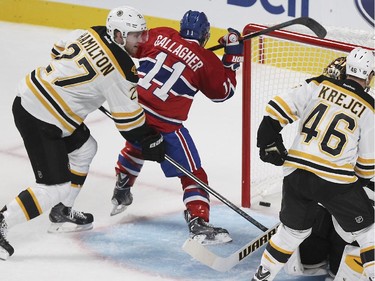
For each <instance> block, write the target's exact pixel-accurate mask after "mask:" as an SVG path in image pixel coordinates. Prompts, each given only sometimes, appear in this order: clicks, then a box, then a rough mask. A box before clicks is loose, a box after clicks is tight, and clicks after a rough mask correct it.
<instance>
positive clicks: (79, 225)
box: [48, 203, 94, 233]
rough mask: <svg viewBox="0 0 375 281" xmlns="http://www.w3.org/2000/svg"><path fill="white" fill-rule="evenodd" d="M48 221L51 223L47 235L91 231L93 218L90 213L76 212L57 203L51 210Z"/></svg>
mask: <svg viewBox="0 0 375 281" xmlns="http://www.w3.org/2000/svg"><path fill="white" fill-rule="evenodd" d="M49 220H50V221H51V222H52V224H51V226H50V228H49V229H48V232H49V233H64V232H79V231H85V230H90V229H92V228H93V225H92V222H93V221H94V217H93V215H92V214H90V213H84V212H78V211H75V210H73V209H72V208H71V207H66V206H64V204H62V203H59V204H57V205H56V206H55V207H53V208H52V209H51V212H50V213H49Z"/></svg>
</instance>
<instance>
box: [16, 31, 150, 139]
mask: <svg viewBox="0 0 375 281" xmlns="http://www.w3.org/2000/svg"><path fill="white" fill-rule="evenodd" d="M137 82H138V77H137V72H136V67H135V65H134V62H133V61H132V59H131V58H130V56H129V55H128V54H127V53H126V52H125V51H123V50H122V49H121V48H120V47H119V46H117V45H116V44H115V43H113V42H112V41H111V40H110V38H109V36H108V35H107V33H106V27H105V26H97V27H92V28H90V29H88V30H75V31H73V32H71V33H70V34H69V35H68V37H67V38H66V39H64V40H61V41H59V42H57V43H56V44H55V45H54V48H53V49H52V60H51V62H50V64H49V65H48V66H46V67H39V68H37V69H35V70H34V71H32V72H31V73H30V74H28V75H27V77H26V79H24V80H23V81H22V82H21V83H20V85H19V90H18V95H19V96H20V97H21V102H22V106H23V107H24V108H25V109H26V110H27V111H28V112H29V113H30V114H31V115H33V116H34V117H36V118H38V119H40V120H42V121H44V122H47V123H50V124H54V125H56V126H57V127H59V128H60V129H61V130H62V132H63V133H62V136H63V137H65V136H68V135H70V134H71V133H72V132H73V131H74V130H75V129H76V128H77V127H78V126H79V125H80V124H81V123H82V122H83V121H84V120H85V118H86V117H87V115H88V114H89V113H91V112H93V111H94V110H96V109H98V108H99V107H100V106H101V105H102V104H103V103H104V102H105V101H106V102H107V103H108V106H109V109H110V111H111V113H112V115H113V116H114V119H115V123H116V126H117V128H118V129H119V131H120V132H125V133H129V131H131V130H133V129H135V128H140V127H141V126H142V125H144V124H145V115H144V111H143V109H142V107H141V106H140V105H139V104H138V97H137V90H136V85H137Z"/></svg>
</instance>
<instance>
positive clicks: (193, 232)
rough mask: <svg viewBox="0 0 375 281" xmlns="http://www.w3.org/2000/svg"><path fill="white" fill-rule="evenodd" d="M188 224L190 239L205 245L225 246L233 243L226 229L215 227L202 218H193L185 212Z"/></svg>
mask: <svg viewBox="0 0 375 281" xmlns="http://www.w3.org/2000/svg"><path fill="white" fill-rule="evenodd" d="M184 215H185V220H186V222H187V223H188V227H189V231H190V237H191V238H192V239H194V240H196V241H198V242H199V243H201V244H203V245H213V244H223V243H228V242H230V241H232V238H231V237H230V236H229V233H228V231H227V230H226V229H224V228H221V227H214V226H212V225H211V224H209V223H207V222H206V221H204V220H203V219H202V218H199V217H195V218H191V216H190V213H189V212H188V211H187V210H185V211H184Z"/></svg>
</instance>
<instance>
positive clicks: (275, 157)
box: [259, 140, 288, 166]
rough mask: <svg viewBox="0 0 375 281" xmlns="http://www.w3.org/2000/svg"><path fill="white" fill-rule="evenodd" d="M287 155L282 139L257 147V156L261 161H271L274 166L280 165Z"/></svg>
mask: <svg viewBox="0 0 375 281" xmlns="http://www.w3.org/2000/svg"><path fill="white" fill-rule="evenodd" d="M287 155H288V151H287V150H286V148H285V146H284V144H283V142H282V140H277V141H275V142H273V143H271V144H269V145H267V146H265V147H260V148H259V156H260V159H261V160H262V161H263V162H267V163H271V164H273V165H276V166H282V165H283V164H284V162H285V158H286V156H287Z"/></svg>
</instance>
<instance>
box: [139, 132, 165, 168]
mask: <svg viewBox="0 0 375 281" xmlns="http://www.w3.org/2000/svg"><path fill="white" fill-rule="evenodd" d="M141 146H142V155H143V158H144V159H145V160H150V161H156V162H158V163H160V162H163V161H164V155H165V144H164V139H163V136H162V135H161V134H160V133H154V134H152V135H149V136H147V137H145V138H144V139H143V140H142V141H141Z"/></svg>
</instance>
